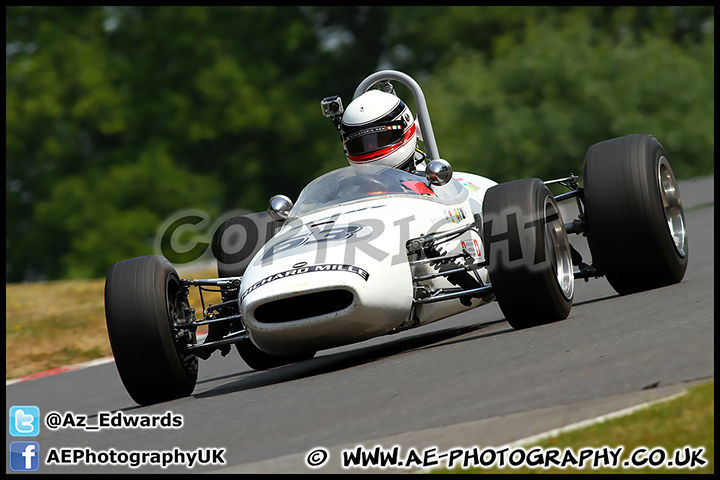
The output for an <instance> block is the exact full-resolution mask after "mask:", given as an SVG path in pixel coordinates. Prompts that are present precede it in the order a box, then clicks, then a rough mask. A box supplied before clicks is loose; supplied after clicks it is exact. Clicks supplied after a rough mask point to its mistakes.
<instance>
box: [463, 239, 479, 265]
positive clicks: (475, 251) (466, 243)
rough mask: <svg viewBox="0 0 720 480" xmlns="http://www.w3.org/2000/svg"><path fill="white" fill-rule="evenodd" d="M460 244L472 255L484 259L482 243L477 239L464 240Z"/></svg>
mask: <svg viewBox="0 0 720 480" xmlns="http://www.w3.org/2000/svg"><path fill="white" fill-rule="evenodd" d="M460 245H461V246H462V249H463V250H464V251H466V252H467V253H469V254H470V255H472V256H473V257H474V258H476V259H478V260H480V261H482V249H481V248H480V243H479V242H478V241H477V240H475V239H472V241H471V240H463V241H461V242H460Z"/></svg>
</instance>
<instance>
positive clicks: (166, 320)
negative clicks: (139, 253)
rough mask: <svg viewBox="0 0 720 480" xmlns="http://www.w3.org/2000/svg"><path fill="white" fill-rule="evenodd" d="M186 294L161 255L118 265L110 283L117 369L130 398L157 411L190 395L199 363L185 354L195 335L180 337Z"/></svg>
mask: <svg viewBox="0 0 720 480" xmlns="http://www.w3.org/2000/svg"><path fill="white" fill-rule="evenodd" d="M186 310H187V298H186V294H185V293H184V292H183V291H182V289H181V287H180V280H179V278H178V274H177V272H176V271H175V268H174V267H173V266H172V265H171V264H170V262H169V261H168V260H167V259H166V258H165V257H163V256H160V255H149V256H145V257H138V258H132V259H130V260H125V261H122V262H118V263H116V264H115V265H113V266H112V267H110V270H109V271H108V275H107V280H106V282H105V317H106V320H107V329H108V336H109V337H110V345H111V347H112V351H113V355H114V356H115V365H116V366H117V369H118V372H119V374H120V378H121V380H122V382H123V385H125V389H126V390H127V392H128V393H129V394H130V397H132V399H133V400H134V401H135V402H137V403H138V404H140V405H151V404H154V403H159V402H163V401H167V400H172V399H175V398H180V397H184V396H187V395H190V394H191V393H192V391H193V390H194V388H195V383H196V381H197V374H198V359H197V357H196V356H195V355H192V354H186V353H184V347H185V346H186V345H187V343H192V342H193V341H194V334H190V333H189V332H188V331H187V330H184V331H178V330H176V329H175V327H174V326H173V324H174V323H176V322H178V321H182V320H184V312H185V311H186Z"/></svg>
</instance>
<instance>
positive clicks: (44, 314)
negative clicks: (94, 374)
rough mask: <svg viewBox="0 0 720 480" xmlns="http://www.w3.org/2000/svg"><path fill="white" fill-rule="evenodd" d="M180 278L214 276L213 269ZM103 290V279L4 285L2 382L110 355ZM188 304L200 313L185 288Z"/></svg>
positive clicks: (210, 296)
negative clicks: (3, 373)
mask: <svg viewBox="0 0 720 480" xmlns="http://www.w3.org/2000/svg"><path fill="white" fill-rule="evenodd" d="M184 276H186V277H189V278H212V277H216V276H217V272H216V270H215V268H214V267H212V268H210V269H207V270H202V271H197V272H192V273H191V274H186V275H184ZM104 290H105V280H104V279H99V280H66V281H57V282H36V283H21V284H10V285H5V299H6V303H5V379H6V380H8V379H11V378H19V377H23V376H25V375H29V374H31V373H37V372H42V371H45V370H49V369H53V368H59V367H63V366H66V365H73V364H76V363H82V362H86V361H89V360H93V359H96V358H103V357H107V356H109V355H112V351H111V349H110V341H109V340H108V336H107V328H106V326H105V304H104ZM203 297H204V299H205V304H206V305H207V303H208V302H209V303H219V302H220V296H219V295H218V294H215V293H204V294H203ZM190 304H191V305H192V306H193V307H195V309H196V310H197V311H198V314H202V311H201V307H200V298H199V295H198V292H197V288H191V289H190ZM198 333H204V331H203V330H202V329H198Z"/></svg>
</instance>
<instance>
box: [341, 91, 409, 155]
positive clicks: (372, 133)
mask: <svg viewBox="0 0 720 480" xmlns="http://www.w3.org/2000/svg"><path fill="white" fill-rule="evenodd" d="M340 134H341V136H342V140H343V148H344V149H345V155H346V156H347V158H348V161H350V164H351V165H365V164H369V163H372V164H375V165H384V166H387V167H392V168H400V169H407V168H409V167H410V166H411V165H413V166H414V161H413V160H414V156H415V147H416V146H417V139H418V136H417V127H416V125H415V122H414V121H413V118H412V114H411V113H410V109H409V108H408V107H407V105H405V103H404V102H403V101H402V100H400V99H399V98H398V97H396V96H395V95H393V94H391V93H386V92H383V91H380V90H369V91H367V92H365V93H363V94H362V95H360V96H359V97H357V98H356V99H355V100H353V101H352V102H350V105H348V107H347V108H346V109H345V112H344V113H343V116H342V123H341V126H340Z"/></svg>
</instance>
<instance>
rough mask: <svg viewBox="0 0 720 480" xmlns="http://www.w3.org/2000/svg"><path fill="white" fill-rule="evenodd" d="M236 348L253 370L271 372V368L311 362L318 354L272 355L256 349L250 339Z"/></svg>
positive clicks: (238, 344) (236, 345) (237, 344)
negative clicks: (305, 361)
mask: <svg viewBox="0 0 720 480" xmlns="http://www.w3.org/2000/svg"><path fill="white" fill-rule="evenodd" d="M235 347H236V348H237V351H238V353H239V354H240V357H242V359H243V361H244V362H245V363H246V364H247V366H248V367H250V368H252V369H253V370H269V369H271V368H275V367H282V366H283V365H290V364H291V363H297V362H301V361H303V360H310V359H311V358H313V357H314V356H315V353H317V352H308V353H303V354H298V355H292V356H287V357H286V356H281V355H271V354H269V353H265V352H263V351H262V350H260V349H259V348H258V347H256V346H255V344H254V343H252V342H251V341H250V339H245V340H243V341H241V342H238V343H236V344H235Z"/></svg>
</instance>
